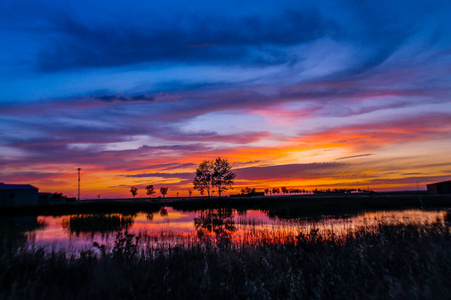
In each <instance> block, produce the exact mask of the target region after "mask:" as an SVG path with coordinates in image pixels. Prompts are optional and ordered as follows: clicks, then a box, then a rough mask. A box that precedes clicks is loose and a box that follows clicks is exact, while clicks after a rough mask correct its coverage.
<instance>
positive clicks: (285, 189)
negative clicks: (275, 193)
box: [281, 186, 288, 194]
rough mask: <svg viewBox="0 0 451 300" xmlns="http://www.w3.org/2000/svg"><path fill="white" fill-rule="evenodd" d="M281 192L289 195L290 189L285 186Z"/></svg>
mask: <svg viewBox="0 0 451 300" xmlns="http://www.w3.org/2000/svg"><path fill="white" fill-rule="evenodd" d="M281 190H282V193H284V194H288V189H287V188H286V187H285V186H283V187H282V188H281Z"/></svg>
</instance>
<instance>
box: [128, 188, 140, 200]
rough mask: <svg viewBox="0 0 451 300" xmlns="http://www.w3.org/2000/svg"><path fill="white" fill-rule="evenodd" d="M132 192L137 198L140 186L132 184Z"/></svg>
mask: <svg viewBox="0 0 451 300" xmlns="http://www.w3.org/2000/svg"><path fill="white" fill-rule="evenodd" d="M130 193H132V195H133V198H135V196H136V195H137V194H138V188H137V187H134V186H132V187H131V188H130Z"/></svg>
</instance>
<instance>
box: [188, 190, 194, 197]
mask: <svg viewBox="0 0 451 300" xmlns="http://www.w3.org/2000/svg"><path fill="white" fill-rule="evenodd" d="M188 194H189V196H190V197H191V195H192V194H193V191H192V190H191V189H188Z"/></svg>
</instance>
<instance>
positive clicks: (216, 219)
mask: <svg viewBox="0 0 451 300" xmlns="http://www.w3.org/2000/svg"><path fill="white" fill-rule="evenodd" d="M194 226H195V227H196V232H197V236H198V237H199V238H200V239H204V238H208V237H209V236H211V235H212V234H214V235H215V237H216V239H217V241H218V242H229V241H230V238H231V236H232V234H233V232H235V231H236V227H235V220H234V218H233V211H232V209H231V208H220V209H209V210H202V211H200V213H199V216H198V217H196V218H194Z"/></svg>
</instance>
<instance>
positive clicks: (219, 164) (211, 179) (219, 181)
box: [193, 157, 236, 197]
mask: <svg viewBox="0 0 451 300" xmlns="http://www.w3.org/2000/svg"><path fill="white" fill-rule="evenodd" d="M235 177H236V174H235V173H234V172H233V171H232V166H231V165H230V164H229V162H228V161H227V160H226V159H221V158H220V157H218V158H216V160H214V161H209V160H204V161H203V162H202V163H201V164H200V165H199V167H198V168H197V170H196V177H195V178H194V181H193V184H194V189H196V190H198V191H199V192H200V193H201V195H203V194H204V193H205V192H207V194H208V196H209V197H210V194H211V192H212V188H213V187H216V188H217V189H218V194H219V197H221V195H222V193H223V192H224V191H227V190H228V189H231V188H232V185H233V183H234V182H233V180H234V179H235Z"/></svg>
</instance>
